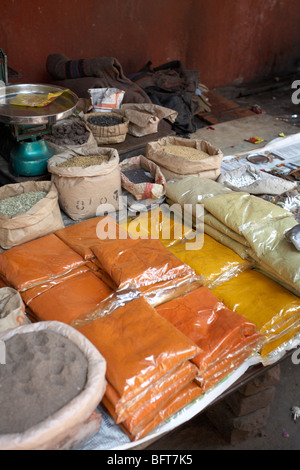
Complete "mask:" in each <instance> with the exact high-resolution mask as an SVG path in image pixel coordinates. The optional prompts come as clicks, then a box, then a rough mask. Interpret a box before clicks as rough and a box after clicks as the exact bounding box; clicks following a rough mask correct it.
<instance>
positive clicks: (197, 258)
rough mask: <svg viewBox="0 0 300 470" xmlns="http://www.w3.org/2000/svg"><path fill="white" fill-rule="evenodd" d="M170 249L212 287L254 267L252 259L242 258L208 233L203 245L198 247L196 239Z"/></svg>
mask: <svg viewBox="0 0 300 470" xmlns="http://www.w3.org/2000/svg"><path fill="white" fill-rule="evenodd" d="M192 244H193V245H192ZM189 245H191V246H193V250H189V249H188V248H189ZM168 249H169V250H170V251H171V253H173V254H174V255H175V256H177V257H178V258H179V259H180V260H181V261H182V262H183V263H186V264H188V265H189V266H191V268H192V269H194V271H195V272H196V274H197V275H199V276H200V275H201V276H203V278H204V282H205V284H206V285H207V286H208V287H210V288H213V287H216V286H217V285H218V284H221V283H222V282H225V281H227V280H228V279H231V278H232V277H234V276H237V275H239V274H240V273H242V272H244V271H246V270H247V269H250V268H251V267H252V264H251V262H250V261H246V260H244V259H242V258H241V257H240V256H239V255H237V254H236V253H235V252H234V251H233V250H231V249H230V248H227V247H226V246H224V245H222V244H221V243H219V242H217V241H216V240H214V239H213V238H212V237H210V236H209V235H207V234H204V235H203V245H202V243H199V248H198V249H197V244H196V243H195V241H194V240H191V241H185V242H183V243H179V244H176V245H174V246H170V247H169V248H168Z"/></svg>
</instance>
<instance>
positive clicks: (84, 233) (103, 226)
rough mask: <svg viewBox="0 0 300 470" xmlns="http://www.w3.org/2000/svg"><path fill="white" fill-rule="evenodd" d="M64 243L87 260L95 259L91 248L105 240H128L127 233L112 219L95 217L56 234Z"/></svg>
mask: <svg viewBox="0 0 300 470" xmlns="http://www.w3.org/2000/svg"><path fill="white" fill-rule="evenodd" d="M55 235H56V236H57V237H59V238H60V239H61V240H62V241H63V242H64V243H66V244H67V245H68V246H69V247H70V248H72V249H73V250H74V251H76V253H78V254H79V255H80V256H82V258H83V259H85V260H90V259H92V258H94V256H95V255H94V254H93V252H92V251H91V246H95V245H97V244H98V243H100V242H102V241H103V239H104V236H105V239H109V238H112V239H116V238H120V237H123V238H126V237H127V234H126V231H125V230H124V231H123V230H122V229H120V227H119V225H118V224H117V223H116V221H115V220H114V219H113V218H112V217H110V216H106V217H94V218H92V219H87V220H84V221H82V222H79V223H77V224H73V225H69V226H68V227H65V228H63V229H61V230H58V231H56V232H55Z"/></svg>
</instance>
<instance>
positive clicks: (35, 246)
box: [0, 234, 84, 292]
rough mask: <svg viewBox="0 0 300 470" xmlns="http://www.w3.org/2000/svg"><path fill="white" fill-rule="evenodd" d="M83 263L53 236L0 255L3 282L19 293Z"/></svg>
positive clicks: (79, 257)
mask: <svg viewBox="0 0 300 470" xmlns="http://www.w3.org/2000/svg"><path fill="white" fill-rule="evenodd" d="M83 264H84V259H83V258H82V257H81V256H79V255H78V254H77V253H75V251H73V250H72V249H71V248H69V247H68V246H67V245H66V244H65V243H64V242H62V241H61V240H60V239H59V238H58V237H57V236H55V235H54V234H50V235H46V236H45V237H42V238H38V239H36V240H33V241H30V242H27V243H24V244H22V245H19V246H16V247H13V248H11V249H10V250H8V251H4V252H3V253H0V273H1V276H2V278H3V279H4V281H6V282H7V283H8V284H9V285H11V286H12V287H14V288H15V289H17V290H18V291H19V292H22V291H24V290H26V289H29V288H31V287H34V286H36V285H39V284H41V283H43V282H45V281H50V280H52V279H55V278H57V277H58V276H62V275H63V274H66V273H67V272H69V271H71V270H73V269H75V268H78V267H80V266H82V265H83Z"/></svg>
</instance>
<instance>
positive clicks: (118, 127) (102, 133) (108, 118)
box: [84, 112, 129, 145]
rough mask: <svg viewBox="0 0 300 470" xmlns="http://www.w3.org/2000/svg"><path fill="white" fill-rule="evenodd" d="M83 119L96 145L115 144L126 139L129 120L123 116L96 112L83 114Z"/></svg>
mask: <svg viewBox="0 0 300 470" xmlns="http://www.w3.org/2000/svg"><path fill="white" fill-rule="evenodd" d="M84 119H85V122H86V123H87V126H88V127H89V129H91V131H92V133H93V136H94V137H95V139H96V142H97V144H98V145H101V144H104V145H105V144H117V143H121V142H124V140H125V139H126V135H127V132H128V125H129V121H128V119H127V118H126V117H125V116H120V115H119V114H116V113H114V112H108V113H97V112H96V113H88V114H85V115H84Z"/></svg>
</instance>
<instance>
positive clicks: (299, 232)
mask: <svg viewBox="0 0 300 470" xmlns="http://www.w3.org/2000/svg"><path fill="white" fill-rule="evenodd" d="M285 236H286V238H287V239H288V240H290V241H291V242H292V243H293V245H294V247H295V248H296V249H297V250H298V251H300V224H298V225H295V226H294V227H293V228H291V229H290V230H288V231H287V232H286V233H285Z"/></svg>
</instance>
